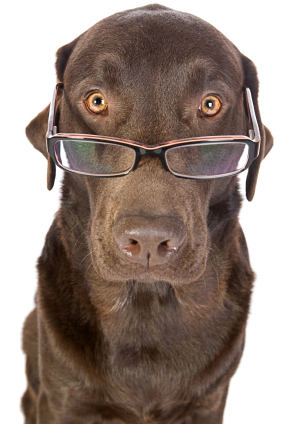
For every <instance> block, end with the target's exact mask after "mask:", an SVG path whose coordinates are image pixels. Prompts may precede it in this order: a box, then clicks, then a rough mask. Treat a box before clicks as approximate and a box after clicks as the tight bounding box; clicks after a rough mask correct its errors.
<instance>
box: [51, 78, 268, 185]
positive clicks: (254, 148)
mask: <svg viewBox="0 0 283 424" xmlns="http://www.w3.org/2000/svg"><path fill="white" fill-rule="evenodd" d="M63 87H64V84H63V83H58V84H56V87H55V90H54V93H53V97H52V100H51V103H50V109H49V117H48V126H47V132H46V149H47V152H48V154H49V155H50V156H51V158H52V160H53V162H54V163H55V164H56V165H57V166H58V167H59V168H61V169H63V170H64V171H67V172H70V173H71V174H79V175H84V176H90V177H102V178H103V177H121V176H125V175H127V174H129V173H130V172H131V171H134V170H135V169H137V167H138V165H139V162H140V160H141V159H142V158H143V157H144V156H148V155H149V156H155V157H158V158H159V159H160V161H161V163H162V165H163V167H164V168H165V170H166V171H167V172H170V173H171V174H173V175H175V176H176V177H179V178H188V179H197V180H207V179H214V178H225V177H232V176H234V175H237V174H240V173H241V172H244V171H245V170H246V169H248V168H249V167H250V165H251V164H252V162H253V161H254V160H255V159H256V158H257V157H258V155H259V152H260V144H261V137H260V131H259V126H258V123H257V119H256V114H255V110H254V105H253V100H252V95H251V91H250V89H249V88H248V87H244V93H245V98H246V104H247V112H248V118H249V121H250V123H251V124H252V129H249V135H250V137H247V136H244V135H236V136H235V135H218V136H203V137H192V138H187V139H179V140H171V141H166V142H164V143H160V144H152V145H148V144H143V143H140V142H138V141H132V140H127V139H121V138H115V137H107V136H102V135H93V134H75V133H57V126H56V125H55V122H54V120H55V106H56V98H57V94H58V90H59V89H63ZM73 139H76V140H77V141H83V142H95V141H97V142H99V141H100V142H102V143H106V144H115V145H121V146H127V147H130V148H132V149H133V150H134V151H135V161H134V163H133V165H132V166H131V168H129V169H127V170H126V171H123V172H119V173H113V174H89V173H85V172H80V171H75V170H71V169H68V168H66V167H64V166H63V165H61V164H60V163H59V162H58V160H57V157H56V153H55V143H56V142H57V141H58V140H62V141H64V140H69V141H72V140H73ZM233 141H235V142H239V143H240V142H241V143H244V144H247V145H248V147H249V157H248V160H247V163H246V165H245V166H244V167H242V168H241V169H239V170H236V171H233V172H230V173H225V174H220V175H213V176H210V175H205V176H194V175H183V174H179V173H177V172H174V171H173V170H172V169H170V167H169V166H168V164H167V161H166V157H165V155H166V151H167V150H169V149H170V148H172V147H173V148H175V147H181V146H186V145H190V146H194V145H201V144H203V145H207V144H221V143H226V144H227V143H231V142H232V143H233Z"/></svg>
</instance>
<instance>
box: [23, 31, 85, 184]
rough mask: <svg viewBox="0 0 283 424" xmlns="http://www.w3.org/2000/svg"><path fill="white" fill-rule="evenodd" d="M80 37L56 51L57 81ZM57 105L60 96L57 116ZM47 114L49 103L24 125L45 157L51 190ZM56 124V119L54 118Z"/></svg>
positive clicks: (52, 175)
mask: <svg viewBox="0 0 283 424" xmlns="http://www.w3.org/2000/svg"><path fill="white" fill-rule="evenodd" d="M79 38H80V37H78V38H76V39H75V40H74V41H72V42H71V43H69V44H66V45H65V46H63V47H61V48H60V49H59V50H58V51H57V61H56V72H57V80H58V81H57V82H63V79H64V72H65V69H66V65H67V62H68V60H69V58H70V55H71V53H72V51H73V50H74V48H75V46H76V44H77V42H78V40H79ZM59 107H60V98H58V101H57V102H56V112H55V113H56V115H57V117H59ZM48 115H49V105H48V106H47V107H46V108H45V109H43V111H42V112H40V113H39V114H38V115H37V116H36V117H35V118H34V119H33V120H32V121H31V122H30V123H29V124H28V126H27V127H26V135H27V138H28V139H29V141H30V142H31V144H32V145H33V146H34V147H35V148H36V149H37V150H39V151H40V152H41V153H42V154H43V155H44V156H45V157H46V159H47V161H48V165H47V188H48V190H51V189H52V188H53V185H54V181H55V176H56V166H55V164H54V162H53V160H52V159H51V157H50V156H49V154H48V153H47V149H46V141H45V134H46V131H47V121H48ZM56 122H57V126H58V125H59V124H58V119H56Z"/></svg>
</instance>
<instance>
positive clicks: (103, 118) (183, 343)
mask: <svg viewBox="0 0 283 424" xmlns="http://www.w3.org/2000/svg"><path fill="white" fill-rule="evenodd" d="M56 71H57V78H58V83H59V85H58V86H57V91H56V93H57V94H56V101H55V98H54V102H53V103H52V107H54V117H53V116H49V112H50V110H51V109H52V107H51V106H48V107H47V108H45V109H44V110H43V111H42V112H40V113H39V114H38V116H37V117H36V118H34V119H33V120H32V121H31V123H30V124H29V125H28V126H27V129H26V134H27V137H28V139H29V140H30V142H31V143H32V144H33V146H34V147H35V148H36V149H38V150H39V151H40V152H41V153H43V155H44V156H45V157H46V158H47V160H48V169H47V185H48V188H49V189H51V188H52V186H53V184H54V180H55V170H56V167H55V163H54V162H55V161H57V164H58V165H59V166H61V167H63V168H64V169H65V170H66V172H65V173H64V180H63V186H62V197H61V206H60V209H59V211H58V213H57V214H56V216H55V219H54V222H53V224H52V225H51V228H50V230H49V232H48V234H47V237H46V241H45V245H44V248H43V251H42V254H41V256H40V258H39V260H38V274H39V282H38V291H37V295H36V308H35V309H34V310H33V311H32V312H31V314H30V315H29V316H28V317H27V319H26V322H25V324H24V330H23V349H24V352H25V354H26V356H27V362H26V372H27V378H28V387H27V390H26V392H25V394H24V396H23V398H22V409H23V412H24V415H25V423H26V424H35V423H36V424H51V423H52V424H79V423H89V424H94V423H95V424H110V423H111V424H117V423H125V424H142V423H158V424H162V423H164V424H165V423H168V424H220V423H222V421H223V413H224V408H225V402H226V397H227V392H228V387H229V381H230V379H231V377H232V375H233V374H234V373H235V371H236V369H237V366H238V364H239V362H240V359H241V355H242V352H243V348H244V341H245V328H246V322H247V315H248V311H249V304H250V298H251V289H252V284H253V280H254V274H253V271H252V269H251V266H250V263H249V256H248V249H247V245H246V241H245V237H244V234H243V232H242V229H241V226H240V224H239V220H238V216H239V210H240V207H241V202H242V199H241V195H240V193H239V187H238V177H237V172H238V171H239V170H241V169H242V168H243V167H242V168H239V169H237V172H231V169H232V168H229V169H228V168H227V169H226V170H225V171H221V172H222V173H221V172H220V171H217V172H216V171H215V170H214V171H211V169H210V170H209V171H208V170H206V171H203V172H204V173H205V175H206V176H207V178H195V177H197V176H198V175H199V172H200V169H199V168H198V170H196V171H195V174H194V178H189V176H188V175H187V174H186V172H188V171H186V169H187V168H186V169H185V168H184V167H185V166H188V165H187V163H189V164H190V163H191V162H192V161H195V163H196V164H198V163H199V162H198V161H199V156H198V155H199V153H198V152H200V150H199V147H200V145H201V146H204V145H205V146H210V147H211V145H210V144H209V140H214V141H215V140H220V139H221V137H224V138H225V137H226V139H227V140H230V139H231V138H233V137H234V139H236V140H239V137H240V136H242V139H241V140H242V144H241V143H240V144H241V145H242V146H243V145H244V143H245V142H246V143H249V144H247V145H249V148H250V149H251V148H252V147H251V146H255V149H258V150H257V152H256V154H255V157H254V158H251V161H252V162H251V163H249V170H248V175H247V182H246V196H247V199H248V200H249V201H251V200H252V199H253V196H254V193H255V188H256V181H257V176H258V172H259V168H260V163H261V161H262V159H263V158H264V157H265V156H266V155H267V153H268V152H269V151H270V149H271V147H272V144H273V139H272V135H271V133H270V131H269V130H268V129H267V128H266V127H265V126H264V125H263V124H262V122H261V119H260V113H259V108H258V102H257V97H258V79H257V72H256V68H255V65H254V64H253V62H252V61H251V60H250V59H248V58H247V57H245V56H243V55H242V54H241V53H240V52H239V50H238V49H237V48H236V47H235V46H234V45H233V44H232V43H231V42H230V41H229V40H228V39H227V38H225V36H224V35H222V34H221V33H220V32H219V31H218V30H216V29H215V28H214V27H212V26H211V25H210V24H208V23H206V22H204V21H202V20H201V19H199V18H197V17H195V16H193V15H189V14H187V13H181V12H177V11H174V10H172V9H169V8H166V7H163V6H160V5H156V4H154V5H148V6H146V7H141V8H137V9H133V10H129V11H126V12H121V13H117V14H115V15H113V16H110V17H109V18H106V19H104V20H102V21H100V22H99V23H97V24H95V25H94V26H93V27H92V28H90V29H89V30H88V31H86V32H85V33H84V34H82V35H81V36H79V37H78V38H76V39H75V40H74V41H72V42H71V43H69V44H67V45H65V46H63V47H61V48H60V49H59V50H58V52H57V61H56ZM245 87H246V88H248V89H249V90H250V92H251V97H252V100H253V104H254V109H255V117H256V120H257V123H258V128H259V134H260V142H259V140H258V143H255V142H253V141H251V139H253V138H254V137H255V133H256V132H257V131H256V128H257V127H256V125H255V127H254V130H252V131H250V132H249V130H250V129H251V125H250V113H249V110H248V109H249V108H250V103H249V102H250V100H247V99H246V95H245V93H246V91H245V90H246V89H245ZM48 116H49V118H48ZM48 119H49V120H48ZM47 122H49V124H48V125H49V126H48V128H47ZM53 124H54V126H53ZM52 128H55V132H53V133H52V131H50V129H51V130H52ZM46 131H47V147H46ZM58 133H60V134H70V137H69V140H67V139H64V140H63V141H62V140H61V141H58V140H59V139H58V136H57V135H56V134H58ZM77 134H85V135H88V137H89V138H91V137H93V138H92V139H91V140H92V141H95V142H96V144H95V143H91V142H89V140H88V144H84V146H88V148H93V146H94V145H95V146H96V147H95V148H96V149H97V150H95V149H94V148H93V150H92V155H88V156H87V159H85V158H83V159H80V160H81V162H79V164H78V165H76V164H75V162H72V161H73V159H72V158H71V156H72V155H71V154H72V152H71V150H70V149H71V148H70V147H66V149H65V145H66V146H72V137H73V139H75V138H76V135H77ZM97 135H99V136H98V137H97ZM249 135H251V138H249ZM56 137H57V138H56ZM86 137H87V136H86ZM99 137H100V138H99ZM229 137H230V138H229ZM201 138H203V139H202V141H200V139H201ZM188 139H189V140H190V142H188V141H187V142H184V140H188ZM247 139H248V140H249V141H245V140H247ZM52 140H53V141H54V140H55V143H56V142H57V144H55V145H54V146H59V147H57V150H56V147H54V146H53V147H54V149H53V148H50V143H51V141H52ZM66 140H67V141H66ZM99 140H100V141H99ZM172 140H173V141H172ZM221 140H222V139H221ZM227 140H226V141H227ZM65 141H66V143H65ZM97 141H98V142H97ZM192 141H194V142H195V144H194V143H192ZM234 141H235V140H234ZM58 143H59V144H58ZM68 143H69V144H68ZM75 143H77V144H76V146H78V145H79V146H82V144H80V140H79V141H75ZM107 143H108V144H107ZM182 143H183V144H182ZM190 143H191V147H193V146H199V147H198V150H191V149H190V152H191V153H190V155H187V156H186V153H185V152H187V150H182V149H184V147H185V148H186V147H189V146H190ZM197 143H199V144H197ZM201 143H202V144H201ZM224 144H225V146H224ZM224 144H223V145H221V147H220V148H221V149H222V150H221V152H222V151H225V152H226V153H225V155H226V156H225V158H226V159H225V163H226V162H227V160H228V157H230V156H232V155H233V156H234V155H235V153H234V150H233V154H232V150H231V148H232V147H231V146H232V142H230V141H229V142H225V143H224ZM214 145H215V144H214ZM219 145H220V142H219V143H218V145H217V146H218V147H219ZM235 145H236V144H235V143H234V144H233V146H235ZM105 146H107V148H108V150H109V151H108V150H107V151H108V153H107V155H106V156H105V154H104V153H103V152H104V150H103V149H105ZM109 146H111V147H109ZM113 146H114V147H113ZM115 146H116V147H115ZM117 146H119V147H118V148H117ZM152 146H155V147H152ZM176 146H177V149H179V150H176ZM259 146H260V149H259ZM210 147H209V149H210ZM115 148H116V149H117V150H115ZM223 148H224V150H223ZM48 149H49V150H48ZM60 149H61V150H60ZM64 149H65V153H66V157H67V159H63V156H62V151H63V150H64ZM68 149H69V150H68ZM99 149H102V150H103V151H102V150H101V151H100V150H99ZM121 149H124V151H125V155H124V154H122V153H121V152H122V150H121ZM166 149H168V150H166ZM174 149H175V150H174ZM225 149H228V150H227V151H226V150H225ZM80 151H81V150H80ZM134 151H135V153H133V152H134ZM48 152H49V153H48ZM52 152H53V153H52ZM54 152H55V153H54ZM111 152H112V153H111ZM162 152H163V153H162ZM194 152H195V153H194ZM250 152H251V150H250ZM53 154H54V155H55V156H56V157H55V156H54V157H51V156H52V155H53ZM130 154H132V155H136V156H135V165H132V164H131V166H129V163H130V162H131V161H130V159H129V162H127V161H128V156H129V157H130ZM241 154H242V150H241ZM93 155H96V156H95V157H94V156H93ZM103 155H104V156H103ZM162 155H163V156H162ZM249 155H250V156H249V157H251V153H250V154H249ZM77 157H78V156H76V157H75V159H76V160H77ZM104 157H106V159H105V167H104V170H103V172H101V171H100V170H99V172H98V166H100V162H101V161H102V160H104ZM86 160H88V163H89V164H88V166H89V168H87V171H86V168H83V172H82V171H81V169H82V167H84V166H86V165H85V161H86ZM237 160H238V159H237ZM64 161H65V162H64ZM213 161H214V158H211V157H210V158H209V160H207V163H208V165H209V166H212V164H213V163H214V162H213ZM169 162H170V163H169ZM110 165H111V167H112V168H111V170H110V171H109V169H110V168H109V166H110ZM76 166H77V168H76ZM196 166H197V165H196ZM231 166H232V167H233V166H234V168H235V166H236V165H235V164H234V165H233V163H232V165H231ZM237 166H238V165H237ZM107 167H108V168H107ZM178 167H179V168H178ZM183 168H184V169H185V171H182V169H183ZM234 168H233V169H234ZM93 169H95V170H94V171H93ZM235 169H236V168H235ZM90 170H91V171H90ZM202 170H203V169H201V171H202ZM68 171H73V172H68ZM91 172H93V175H94V173H98V175H96V176H93V175H92V174H91ZM110 172H112V174H113V175H111V176H110V175H109V174H107V173H110ZM190 172H193V171H190ZM82 174H84V175H82ZM100 174H101V175H100ZM104 174H105V175H104ZM222 174H223V175H224V174H225V177H223V178H218V177H219V176H221V175H222ZM226 174H227V175H226ZM211 176H212V177H211Z"/></svg>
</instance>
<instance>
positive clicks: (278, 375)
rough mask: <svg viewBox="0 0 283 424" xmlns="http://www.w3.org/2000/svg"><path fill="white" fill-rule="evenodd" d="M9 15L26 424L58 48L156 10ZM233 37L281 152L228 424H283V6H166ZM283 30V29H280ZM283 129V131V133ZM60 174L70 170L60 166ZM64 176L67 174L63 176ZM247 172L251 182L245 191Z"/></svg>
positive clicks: (10, 126) (7, 189) (5, 208)
mask: <svg viewBox="0 0 283 424" xmlns="http://www.w3.org/2000/svg"><path fill="white" fill-rule="evenodd" d="M6 4H7V5H6V6H5V8H4V7H3V6H2V11H1V15H2V16H1V17H2V19H1V28H0V30H1V43H2V47H1V71H0V72H1V93H2V95H1V99H0V100H1V101H0V104H1V167H0V170H1V223H2V225H1V256H0V257H1V292H0V313H1V319H0V323H1V348H0V355H1V357H0V366H1V370H0V371H1V374H0V375H1V380H0V381H1V384H0V389H1V392H2V391H3V393H1V394H0V399H1V403H2V405H1V422H2V423H3V424H4V423H5V424H17V423H22V422H23V417H22V415H21V412H20V407H19V403H20V397H21V395H22V393H23V392H24V390H25V385H26V381H25V374H24V366H25V363H24V356H23V354H22V352H21V329H22V324H23V321H24V319H25V317H26V315H27V314H28V313H29V312H30V311H31V310H32V308H33V305H34V300H33V299H34V294H35V291H36V278H37V277H36V269H35V264H36V259H37V257H38V256H39V254H40V252H41V249H42V246H43V243H44V238H45V235H46V232H47V230H48V228H49V226H50V224H51V222H52V219H53V216H54V213H55V212H56V210H57V209H58V205H59V194H60V181H59V180H60V179H59V178H57V180H56V184H55V188H54V189H53V191H52V192H48V191H47V189H46V160H45V158H44V157H43V156H42V155H41V154H40V153H39V152H37V151H36V150H35V149H34V148H33V147H32V146H31V145H30V143H29V142H28V140H27V139H26V138H25V133H24V129H25V126H26V125H27V124H28V123H29V121H30V120H31V119H32V118H34V116H35V115H36V114H37V113H38V112H40V111H41V110H42V109H43V108H44V107H45V106H47V104H48V103H49V101H50V98H51V94H52V91H53V87H54V84H55V82H56V79H55V71H54V62H55V52H56V50H57V48H59V47H60V46H62V45H64V44H66V43H68V42H70V41H72V40H73V39H74V38H76V37H77V36H78V35H79V34H81V33H82V32H84V31H85V30H86V29H87V28H89V27H90V26H92V25H93V24H94V23H95V22H97V21H98V20H100V19H102V18H104V17H106V16H108V15H110V14H112V13H115V12H118V11H122V10H125V9H129V8H133V7H138V6H142V5H145V4H147V2H144V1H137V0H133V1H126V0H120V1H119V2H116V3H110V2H106V1H104V2H95V1H86V0H80V1H77V2H74V3H71V2H69V1H66V0H64V1H60V0H59V1H48V2H39V1H30V0H27V1H19V0H18V1H16V2H9V5H8V2H7V3H6ZM162 4H164V5H166V6H169V7H172V8H174V9H177V10H181V11H184V12H189V13H192V14H195V15H197V16H199V17H201V18H202V19H204V20H206V21H208V22H210V23H211V24H213V25H214V26H215V27H216V28H218V29H219V30H220V31H222V32H223V33H224V34H225V35H226V36H227V37H228V38H229V39H230V40H231V41H232V42H233V43H234V44H235V45H236V46H237V47H238V48H239V49H240V50H241V51H242V53H244V54H245V55H246V56H248V57H249V58H250V59H252V60H253V61H254V62H255V64H256V66H257V68H258V74H259V79H260V100H259V102H260V110H261V115H262V120H263V122H264V124H265V125H267V126H268V127H269V128H270V130H271V131H272V133H273V135H274V138H275V147H274V148H273V150H272V152H271V153H270V154H269V156H268V157H267V158H266V159H265V161H264V162H263V164H262V167H261V172H260V175H259V180H258V185H257V191H256V195H255V199H254V200H253V202H252V203H249V202H248V201H247V200H245V201H244V205H243V208H242V211H241V223H242V226H243V228H244V232H245V235H246V238H247V242H248V246H249V251H250V259H251V263H252V267H253V269H254V270H255V272H256V274H257V280H256V283H255V288H254V294H253V299H252V307H251V313H250V316H249V321H248V328H247V342H246V347H245V352H244V356H243V359H242V362H241V365H240V367H239V369H238V371H237V373H236V375H235V376H234V378H233V379H232V383H231V386H230V393H229V396H228V402H227V406H226V412H225V418H224V423H225V424H239V423H241V424H250V423H269V424H271V423H272V424H274V423H276V424H277V423H283V410H282V394H283V393H282V378H283V372H282V358H283V349H282V318H283V313H282V295H283V289H282V283H283V281H282V280H283V279H282V272H281V269H282V262H283V257H282V239H283V234H282V188H281V181H282V172H283V165H282V164H283V155H282V153H283V151H282V150H283V149H282V141H281V138H282V136H281V134H282V120H283V115H282V114H283V93H282V44H281V42H282V22H281V17H282V12H281V11H280V10H279V1H278V0H271V1H268V2H258V1H247V0H246V1H240V0H238V1H234V2H230V1H227V0H226V1H206V0H202V1H194V2H190V1H181V0H174V1H173V0H168V1H163V3H162ZM280 28H281V29H280ZM280 130H281V132H280ZM57 170H58V168H57ZM57 175H58V174H57ZM245 177H246V175H242V177H241V181H242V186H244V183H245Z"/></svg>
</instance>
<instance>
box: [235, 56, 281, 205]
mask: <svg viewBox="0 0 283 424" xmlns="http://www.w3.org/2000/svg"><path fill="white" fill-rule="evenodd" d="M242 65H243V70H244V75H245V79H244V85H245V87H248V88H249V89H250V90H251V93H252V98H253V103H254V108H255V113H256V117H257V121H258V125H259V130H260V135H261V147H260V153H259V156H258V157H257V158H256V160H255V161H253V163H252V164H251V166H250V168H249V171H248V176H247V181H246V196H247V199H248V200H249V201H252V200H253V197H254V194H255V188H256V182H257V177H258V173H259V167H260V164H261V161H262V160H263V158H265V156H266V155H267V154H268V153H269V151H270V150H271V148H272V146H273V137H272V135H271V132H270V131H269V129H268V128H267V127H266V126H265V125H263V124H262V122H261V118H260V113H259V107H258V85H259V84H258V78H257V71H256V67H255V65H254V63H253V62H252V61H251V60H250V59H248V58H247V57H246V56H244V55H242Z"/></svg>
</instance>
